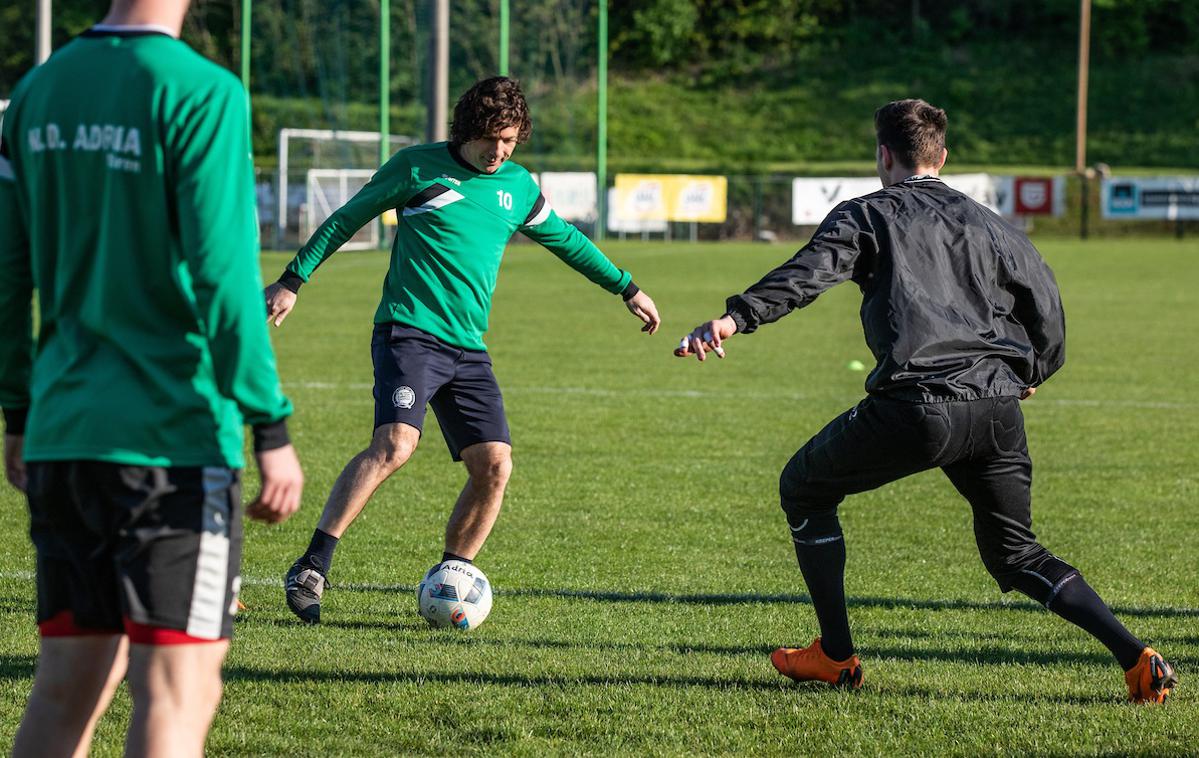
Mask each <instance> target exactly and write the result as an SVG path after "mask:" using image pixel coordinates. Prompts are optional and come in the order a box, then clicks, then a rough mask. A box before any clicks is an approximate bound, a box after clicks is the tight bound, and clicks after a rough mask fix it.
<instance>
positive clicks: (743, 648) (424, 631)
mask: <svg viewBox="0 0 1199 758" xmlns="http://www.w3.org/2000/svg"><path fill="white" fill-rule="evenodd" d="M281 622H282V623H281ZM239 624H246V625H247V626H254V625H256V623H255V622H254V621H253V620H251V619H243V620H240V621H239ZM263 625H269V626H275V625H280V626H287V625H289V624H288V623H287V621H286V620H282V619H281V618H272V619H270V620H266V621H265V623H264V624H263ZM321 626H322V627H328V628H334V629H347V630H351V631H354V630H366V629H371V630H381V631H395V632H405V633H413V632H415V634H409V635H408V636H407V637H406V638H405V639H404V643H405V644H409V645H437V646H440V647H445V646H455V647H460V648H471V647H489V648H530V649H533V650H563V651H581V650H595V651H610V652H616V653H629V652H635V653H647V652H652V651H657V652H664V653H674V654H677V655H723V656H733V657H737V656H752V657H755V658H762V659H765V658H767V657H769V655H770V653H771V651H773V650H774V648H775V647H777V645H773V644H771V645H765V644H763V645H715V644H708V643H702V642H686V643H666V644H645V643H635V642H615V641H606V640H588V641H570V640H554V639H538V638H521V637H515V638H514V637H479V636H474V635H464V634H462V633H460V632H458V631H455V630H449V629H446V630H437V629H430V628H429V627H428V626H427V625H426V624H424V623H423V622H416V623H402V622H399V623H397V622H391V621H378V620H370V619H353V620H349V621H330V622H322V624H321ZM871 635H876V636H881V637H889V638H895V639H912V640H922V639H923V640H929V639H938V638H945V637H955V638H959V639H965V640H969V641H972V642H975V643H980V642H982V641H983V640H987V639H990V640H995V641H1008V642H1009V643H1011V644H1010V645H982V644H969V643H966V644H962V645H960V646H957V647H953V648H945V647H944V646H939V647H937V646H932V647H928V646H903V645H870V644H865V645H859V646H858V653H859V654H860V655H861V656H862V657H863V658H866V659H868V660H869V659H873V660H879V659H886V660H893V661H909V662H916V661H939V662H947V663H976V664H981V665H988V666H1005V665H1033V666H1055V665H1064V664H1075V665H1077V664H1082V665H1090V666H1112V665H1114V663H1113V661H1112V657H1111V656H1110V655H1109V654H1107V653H1106V652H1104V651H1102V650H1097V649H1093V646H1092V643H1090V642H1088V641H1087V640H1086V639H1085V638H1083V637H1081V636H1080V638H1079V641H1078V645H1079V647H1092V649H1090V650H1087V649H1082V650H1077V651H1061V650H1058V651H1039V650H1035V649H1034V650H1030V649H1023V650H1022V649H1019V648H1018V647H1015V646H1017V645H1022V644H1028V643H1027V642H1026V641H1023V642H1022V641H1021V640H1025V639H1026V638H1013V637H1012V636H1011V635H1003V634H985V633H984V634H975V633H968V632H962V633H946V634H942V633H932V632H924V631H915V632H905V631H904V630H902V629H899V630H892V629H889V630H870V631H866V632H864V633H863V634H862V636H863V637H869V636H871ZM780 642H781V643H784V644H805V643H806V642H807V640H806V639H805V640H802V641H798V642H797V641H795V640H790V641H788V640H781V641H780ZM1169 659H1170V661H1171V663H1174V664H1175V665H1182V666H1187V667H1188V668H1189V667H1191V666H1193V665H1196V664H1199V659H1191V658H1190V657H1185V656H1183V657H1179V656H1169Z"/></svg>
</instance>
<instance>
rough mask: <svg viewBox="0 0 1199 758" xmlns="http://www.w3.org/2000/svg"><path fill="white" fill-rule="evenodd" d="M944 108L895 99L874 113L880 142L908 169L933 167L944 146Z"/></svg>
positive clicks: (947, 121) (912, 100) (947, 122)
mask: <svg viewBox="0 0 1199 758" xmlns="http://www.w3.org/2000/svg"><path fill="white" fill-rule="evenodd" d="M948 124H949V119H948V118H947V117H946V116H945V111H943V110H941V109H940V108H938V107H936V106H935V105H929V104H928V103H926V102H925V101H923V100H917V99H910V100H895V101H894V102H890V103H887V104H886V105H884V106H883V107H881V108H879V109H878V110H877V111H875V112H874V128H875V131H876V132H877V133H878V142H879V144H880V145H886V146H887V147H889V148H890V149H891V152H893V153H894V154H895V159H896V160H898V161H899V163H900V164H901V165H903V166H906V167H907V168H916V167H918V166H934V165H936V163H937V162H938V161H939V160H941V151H942V150H944V149H945V128H946V127H947V126H948Z"/></svg>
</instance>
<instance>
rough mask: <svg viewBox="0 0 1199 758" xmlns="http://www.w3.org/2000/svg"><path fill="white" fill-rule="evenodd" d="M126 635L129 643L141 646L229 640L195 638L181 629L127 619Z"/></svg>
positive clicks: (194, 643)
mask: <svg viewBox="0 0 1199 758" xmlns="http://www.w3.org/2000/svg"><path fill="white" fill-rule="evenodd" d="M125 634H127V635H129V641H130V642H133V643H136V644H139V645H197V644H203V643H209V642H224V641H225V640H226V639H227V638H221V639H215V640H209V639H205V638H203V637H193V636H191V635H190V634H188V633H187V632H184V631H181V630H179V629H167V628H165V627H161V626H150V625H149V624H139V623H137V622H136V621H134V620H132V619H130V618H129V617H125Z"/></svg>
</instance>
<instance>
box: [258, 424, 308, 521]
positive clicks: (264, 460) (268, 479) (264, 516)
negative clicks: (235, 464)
mask: <svg viewBox="0 0 1199 758" xmlns="http://www.w3.org/2000/svg"><path fill="white" fill-rule="evenodd" d="M254 457H255V459H256V460H257V462H258V472H259V474H261V476H262V489H261V490H260V491H259V493H258V497H256V498H254V500H253V502H251V503H250V504H249V505H248V506H246V515H247V516H249V517H250V518H252V519H255V520H256V521H265V522H266V523H268V524H280V523H282V522H284V521H286V520H287V519H288V518H289V517H290V516H291V515H292V514H293V513H295V512H296V511H297V510H299V508H300V496H301V495H302V494H303V492H304V472H303V471H302V470H301V469H300V461H299V459H298V458H297V457H296V451H295V448H293V447H292V446H291V445H290V444H288V445H283V446H282V447H277V448H274V449H271V450H260V451H258V452H256V453H255V454H254Z"/></svg>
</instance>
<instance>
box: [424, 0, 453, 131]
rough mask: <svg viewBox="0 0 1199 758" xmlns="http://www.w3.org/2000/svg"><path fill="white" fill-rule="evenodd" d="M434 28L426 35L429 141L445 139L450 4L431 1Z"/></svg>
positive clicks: (448, 87) (436, 0)
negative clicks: (427, 42)
mask: <svg viewBox="0 0 1199 758" xmlns="http://www.w3.org/2000/svg"><path fill="white" fill-rule="evenodd" d="M430 5H431V6H432V10H433V28H432V30H431V34H430V36H429V121H428V123H427V124H426V126H425V139H426V141H428V142H441V141H442V140H444V139H445V138H446V120H447V118H446V113H447V110H448V109H447V99H448V97H449V96H448V92H449V89H450V3H449V0H431V2H430Z"/></svg>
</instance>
